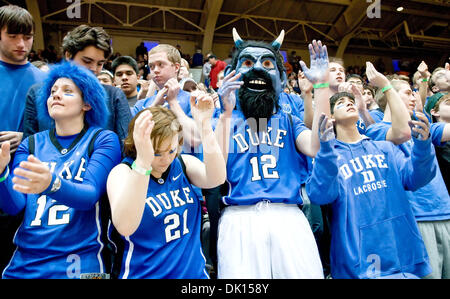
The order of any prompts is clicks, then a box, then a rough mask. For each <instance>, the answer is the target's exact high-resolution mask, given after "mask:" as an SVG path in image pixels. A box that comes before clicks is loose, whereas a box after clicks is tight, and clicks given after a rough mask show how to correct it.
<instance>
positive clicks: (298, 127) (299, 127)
mask: <svg viewBox="0 0 450 299" xmlns="http://www.w3.org/2000/svg"><path fill="white" fill-rule="evenodd" d="M291 116H292V124H293V127H294V135H295V139H297V137H298V135H300V133H301V132H303V131H305V130H309V129H308V128H307V127H306V126H305V123H304V122H302V121H301V120H300V118H298V117H297V116H295V115H292V114H291Z"/></svg>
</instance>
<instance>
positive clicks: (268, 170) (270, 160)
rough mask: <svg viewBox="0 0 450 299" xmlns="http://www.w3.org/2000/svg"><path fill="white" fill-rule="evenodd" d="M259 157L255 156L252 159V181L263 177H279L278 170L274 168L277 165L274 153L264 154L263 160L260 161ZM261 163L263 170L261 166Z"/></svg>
mask: <svg viewBox="0 0 450 299" xmlns="http://www.w3.org/2000/svg"><path fill="white" fill-rule="evenodd" d="M258 158H259V157H253V158H251V159H250V164H251V165H252V172H253V175H252V182H254V181H260V180H261V179H262V178H265V179H279V178H280V176H279V175H278V171H276V170H274V168H275V167H277V159H276V158H275V156H273V155H263V156H261V158H260V159H261V160H260V161H258ZM260 165H261V170H262V171H261V172H262V177H261V172H260V168H259V166H260Z"/></svg>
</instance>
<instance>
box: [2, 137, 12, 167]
mask: <svg viewBox="0 0 450 299" xmlns="http://www.w3.org/2000/svg"><path fill="white" fill-rule="evenodd" d="M10 150H11V145H10V143H9V141H6V142H3V143H1V147H0V173H2V172H3V171H4V170H5V168H6V166H8V164H9V162H10V161H11V151H10Z"/></svg>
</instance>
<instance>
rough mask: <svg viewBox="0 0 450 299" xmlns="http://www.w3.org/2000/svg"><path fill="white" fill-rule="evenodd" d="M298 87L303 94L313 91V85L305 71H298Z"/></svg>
mask: <svg viewBox="0 0 450 299" xmlns="http://www.w3.org/2000/svg"><path fill="white" fill-rule="evenodd" d="M298 87H299V88H300V90H301V92H302V94H306V93H311V92H312V90H313V85H312V84H311V82H310V81H309V80H308V78H306V76H305V74H304V73H303V72H298Z"/></svg>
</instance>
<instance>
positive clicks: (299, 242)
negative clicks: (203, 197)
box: [217, 201, 323, 279]
mask: <svg viewBox="0 0 450 299" xmlns="http://www.w3.org/2000/svg"><path fill="white" fill-rule="evenodd" d="M217 253H218V278H221V279H271V278H274V279H278V278H292V279H307V278H315V279H317V278H319V279H320V278H323V270H322V264H321V261H320V257H319V252H318V249H317V245H316V241H315V239H314V235H313V233H312V231H311V228H310V225H309V223H308V220H307V219H306V218H305V216H304V215H303V212H302V211H301V210H300V208H299V207H298V206H297V205H287V204H280V203H278V204H274V203H270V202H268V201H261V202H259V203H258V204H256V205H250V206H229V207H226V208H225V210H224V212H223V214H222V216H221V218H220V222H219V237H218V243H217Z"/></svg>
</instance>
